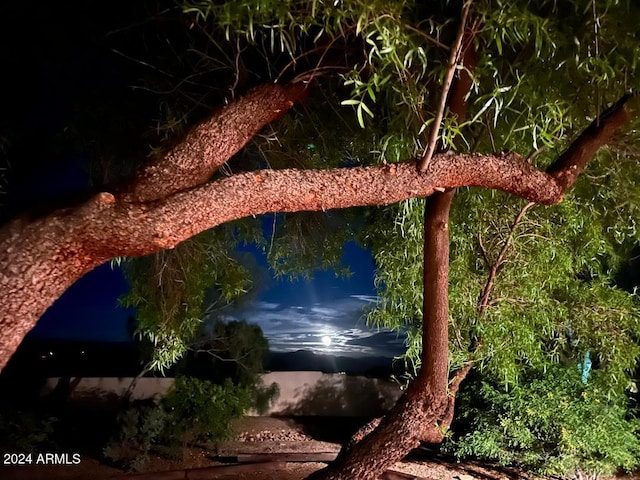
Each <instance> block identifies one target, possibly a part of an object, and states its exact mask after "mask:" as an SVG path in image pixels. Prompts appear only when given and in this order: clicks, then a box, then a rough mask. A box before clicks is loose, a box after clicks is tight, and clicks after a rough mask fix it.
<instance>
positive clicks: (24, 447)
mask: <svg viewBox="0 0 640 480" xmlns="http://www.w3.org/2000/svg"><path fill="white" fill-rule="evenodd" d="M57 422H58V419H57V418H56V417H52V416H48V415H46V414H41V413H39V412H36V411H33V410H18V409H13V408H6V409H5V410H4V411H3V412H2V413H1V414H0V448H1V449H2V450H3V451H4V452H8V453H10V452H21V453H27V452H34V451H36V450H39V449H43V448H44V447H48V446H50V443H51V437H52V436H53V433H54V428H55V426H56V424H57Z"/></svg>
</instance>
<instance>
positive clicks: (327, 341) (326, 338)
mask: <svg viewBox="0 0 640 480" xmlns="http://www.w3.org/2000/svg"><path fill="white" fill-rule="evenodd" d="M320 341H321V342H322V344H323V345H324V346H325V347H329V346H330V345H331V337H330V336H329V335H325V336H324V337H322V338H321V339H320Z"/></svg>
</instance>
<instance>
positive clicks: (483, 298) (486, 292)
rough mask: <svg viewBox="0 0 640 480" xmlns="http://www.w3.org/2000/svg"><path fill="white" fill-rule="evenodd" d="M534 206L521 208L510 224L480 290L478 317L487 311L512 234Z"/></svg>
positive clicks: (528, 205)
mask: <svg viewBox="0 0 640 480" xmlns="http://www.w3.org/2000/svg"><path fill="white" fill-rule="evenodd" d="M534 205H535V203H533V202H529V203H527V204H526V205H525V206H524V207H522V210H520V212H519V213H518V215H516V218H515V220H514V221H513V223H512V224H511V228H510V229H509V236H508V237H507V240H506V241H505V242H504V244H503V245H502V248H501V249H500V253H499V254H498V258H497V259H496V261H495V262H494V264H493V265H492V266H491V269H490V270H489V277H488V278H487V283H486V284H485V286H484V288H483V289H482V294H481V295H480V299H479V300H478V313H479V315H482V314H483V313H484V312H485V310H486V309H487V307H488V306H489V296H490V295H491V290H493V282H494V280H495V278H496V274H497V273H498V270H499V269H500V267H501V266H502V264H503V263H504V257H505V255H506V254H507V251H508V250H509V247H511V245H512V244H513V234H514V233H515V230H516V228H517V227H518V225H519V224H520V222H521V221H522V219H523V218H524V216H525V214H526V213H527V211H528V210H529V209H530V208H531V207H533V206H534ZM485 258H486V257H485Z"/></svg>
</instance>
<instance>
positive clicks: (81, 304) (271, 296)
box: [31, 242, 404, 356]
mask: <svg viewBox="0 0 640 480" xmlns="http://www.w3.org/2000/svg"><path fill="white" fill-rule="evenodd" d="M249 251H250V253H252V254H253V255H254V256H255V257H256V260H257V264H258V268H259V269H261V270H262V271H261V272H258V273H259V276H260V277H261V279H262V281H260V282H256V284H258V285H259V286H258V287H257V288H258V290H257V291H255V292H254V293H253V295H252V296H251V299H250V300H249V301H245V302H241V304H240V305H238V306H234V307H232V308H229V309H227V310H225V312H224V318H226V319H228V320H233V319H243V320H247V321H249V322H252V323H256V324H258V325H259V326H260V327H261V328H262V330H263V332H264V334H265V336H266V337H267V339H268V340H269V343H270V346H271V349H272V350H274V351H295V350H300V349H304V350H311V351H314V352H316V353H327V354H336V355H347V356H361V355H384V356H394V355H399V354H401V353H402V352H403V351H404V348H403V343H402V339H401V338H397V336H396V335H395V334H394V333H391V332H388V331H378V330H377V329H370V328H368V327H367V326H366V324H365V315H366V309H367V308H368V307H371V306H372V305H373V304H374V303H375V301H376V293H375V289H374V287H373V276H374V264H373V259H372V257H371V254H370V252H368V251H367V250H364V249H362V248H361V247H359V246H357V245H356V244H355V243H353V242H350V243H348V244H347V245H345V248H344V257H343V261H344V263H345V264H346V265H348V266H349V268H350V270H351V271H352V272H353V275H352V276H350V277H348V278H338V277H336V275H335V273H334V272H333V271H317V272H315V274H314V277H313V279H312V280H304V279H300V280H296V281H290V280H288V279H282V278H281V279H276V278H273V276H272V275H271V273H270V272H269V269H268V267H267V263H266V258H265V257H264V255H263V254H262V253H261V252H259V251H258V250H257V249H255V248H250V249H249ZM265 280H266V281H265ZM127 288H128V286H127V282H126V280H125V278H124V276H123V275H122V272H121V271H120V270H119V269H117V268H116V269H112V268H111V267H110V266H109V265H108V264H106V265H102V266H101V267H98V268H97V269H95V270H94V271H92V272H90V273H89V274H87V275H85V276H84V277H83V278H82V279H80V280H79V281H78V282H76V283H75V284H74V285H73V286H72V287H71V288H70V289H69V290H68V291H67V292H66V293H65V294H64V295H63V296H62V297H61V298H60V299H58V300H57V301H56V303H55V304H54V305H53V306H52V307H51V308H50V309H49V310H48V311H47V312H46V313H45V315H44V316H43V317H42V318H41V319H40V321H39V322H38V324H37V325H36V327H35V329H34V330H33V331H32V333H31V335H32V336H34V337H38V338H54V339H66V340H90V341H110V342H113V341H130V340H131V330H130V329H131V326H132V323H131V321H130V319H131V317H133V316H134V315H135V311H133V310H132V309H125V308H122V307H120V306H119V305H118V297H119V296H120V295H121V294H123V293H125V292H126V291H127ZM324 337H327V338H328V339H330V341H331V343H330V344H329V345H327V344H326V343H328V340H327V338H324ZM323 340H324V342H325V343H323Z"/></svg>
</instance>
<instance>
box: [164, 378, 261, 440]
mask: <svg viewBox="0 0 640 480" xmlns="http://www.w3.org/2000/svg"><path fill="white" fill-rule="evenodd" d="M253 395H254V391H253V389H252V388H250V387H246V386H237V385H234V384H233V383H232V382H231V380H228V379H227V380H226V381H225V382H224V383H223V384H222V385H216V384H214V383H211V382H208V381H206V380H199V379H197V378H190V377H177V378H176V380H175V383H174V385H173V388H172V390H171V391H170V392H169V394H168V395H167V396H166V397H165V398H164V399H163V400H162V403H161V405H162V407H163V408H164V410H165V412H166V413H167V422H166V424H165V429H164V433H163V436H164V438H165V439H167V440H168V441H169V442H175V441H177V440H179V441H180V442H181V443H182V444H183V445H184V446H186V445H189V444H194V443H196V442H203V441H216V440H224V439H226V438H229V437H230V435H231V433H232V429H231V420H232V419H234V418H239V417H241V416H242V415H243V414H244V412H245V411H246V410H248V409H249V408H250V407H251V406H252V404H253Z"/></svg>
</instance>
